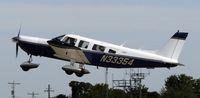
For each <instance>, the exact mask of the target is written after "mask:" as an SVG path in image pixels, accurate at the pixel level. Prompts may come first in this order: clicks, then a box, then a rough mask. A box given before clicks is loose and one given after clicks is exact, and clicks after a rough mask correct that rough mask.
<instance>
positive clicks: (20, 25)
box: [17, 25, 22, 41]
mask: <svg viewBox="0 0 200 98" xmlns="http://www.w3.org/2000/svg"><path fill="white" fill-rule="evenodd" d="M21 27H22V26H21V25H20V28H19V32H18V34H17V41H19V36H20V33H21Z"/></svg>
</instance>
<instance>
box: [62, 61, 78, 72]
mask: <svg viewBox="0 0 200 98" xmlns="http://www.w3.org/2000/svg"><path fill="white" fill-rule="evenodd" d="M74 65H75V61H74V60H70V66H71V67H74ZM63 70H64V69H63ZM64 71H65V73H66V74H68V75H72V74H73V73H74V72H73V71H71V70H64Z"/></svg>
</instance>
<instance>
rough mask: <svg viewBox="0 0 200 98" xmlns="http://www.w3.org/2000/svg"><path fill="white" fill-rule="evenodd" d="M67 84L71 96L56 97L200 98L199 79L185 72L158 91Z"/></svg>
mask: <svg viewBox="0 0 200 98" xmlns="http://www.w3.org/2000/svg"><path fill="white" fill-rule="evenodd" d="M69 86H70V87H71V90H72V94H71V96H65V95H62V94H61V95H58V96H57V97H56V98H106V96H108V98H140V97H141V98H200V79H194V78H193V77H191V76H187V75H185V74H181V75H172V76H170V77H168V78H167V79H166V81H165V86H164V87H163V88H162V89H161V91H160V92H149V91H148V88H147V87H145V86H144V85H141V86H138V87H134V88H130V89H126V90H122V89H112V88H108V85H106V84H96V85H92V84H90V83H85V82H78V81H71V82H70V83H69ZM106 92H108V93H106Z"/></svg>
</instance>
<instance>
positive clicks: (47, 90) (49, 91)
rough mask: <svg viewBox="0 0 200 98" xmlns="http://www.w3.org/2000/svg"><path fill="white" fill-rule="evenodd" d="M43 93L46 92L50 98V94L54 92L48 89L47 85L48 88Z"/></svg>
mask: <svg viewBox="0 0 200 98" xmlns="http://www.w3.org/2000/svg"><path fill="white" fill-rule="evenodd" d="M44 92H47V93H48V98H50V96H51V92H54V90H52V88H51V87H50V84H48V88H47V89H46V90H44Z"/></svg>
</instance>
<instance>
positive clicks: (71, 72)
mask: <svg viewBox="0 0 200 98" xmlns="http://www.w3.org/2000/svg"><path fill="white" fill-rule="evenodd" d="M65 73H66V74H68V75H72V74H73V71H65Z"/></svg>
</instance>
